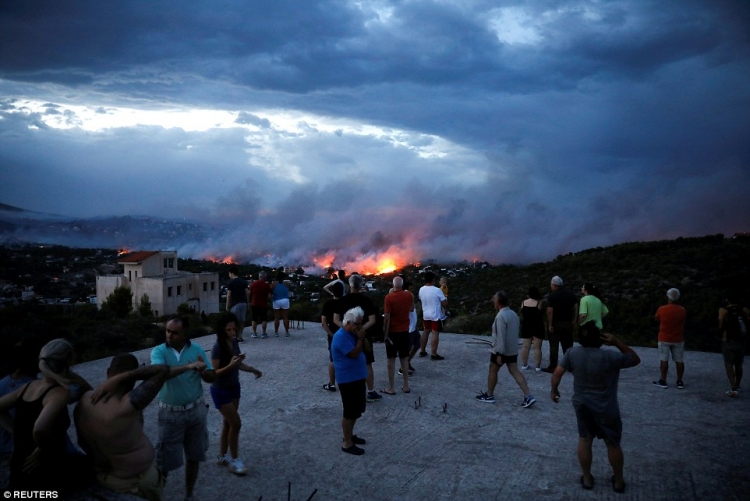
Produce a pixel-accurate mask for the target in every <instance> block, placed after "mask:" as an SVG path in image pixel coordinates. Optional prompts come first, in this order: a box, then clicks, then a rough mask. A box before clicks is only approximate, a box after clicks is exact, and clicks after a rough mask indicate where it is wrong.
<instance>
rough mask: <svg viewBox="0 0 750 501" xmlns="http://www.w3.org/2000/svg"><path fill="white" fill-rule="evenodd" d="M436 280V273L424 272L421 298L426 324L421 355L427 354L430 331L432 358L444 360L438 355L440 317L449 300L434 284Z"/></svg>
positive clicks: (420, 292)
mask: <svg viewBox="0 0 750 501" xmlns="http://www.w3.org/2000/svg"><path fill="white" fill-rule="evenodd" d="M434 281H435V274H434V273H432V272H431V271H428V272H427V273H425V274H424V285H423V286H422V287H420V288H419V300H420V301H421V302H422V323H423V324H424V333H423V334H422V343H421V346H420V351H419V356H420V357H426V356H427V351H426V350H427V341H428V340H429V338H430V333H432V341H430V351H431V353H430V360H443V358H444V357H442V356H441V355H438V352H437V351H438V344H439V343H440V318H441V317H442V316H443V308H447V307H448V300H447V299H446V297H445V294H443V291H441V290H440V288H438V287H435V286H434V285H432V283H433V282H434Z"/></svg>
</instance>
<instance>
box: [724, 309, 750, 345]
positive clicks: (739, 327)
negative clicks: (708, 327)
mask: <svg viewBox="0 0 750 501" xmlns="http://www.w3.org/2000/svg"><path fill="white" fill-rule="evenodd" d="M747 326H748V319H747V316H746V315H745V312H744V311H742V308H740V307H739V306H738V305H736V304H732V305H729V306H727V315H726V316H725V317H724V329H726V332H727V341H744V340H745V339H746V338H747Z"/></svg>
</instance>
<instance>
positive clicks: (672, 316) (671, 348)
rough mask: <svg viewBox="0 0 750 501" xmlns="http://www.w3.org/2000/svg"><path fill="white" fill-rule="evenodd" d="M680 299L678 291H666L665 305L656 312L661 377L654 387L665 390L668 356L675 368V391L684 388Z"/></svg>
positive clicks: (682, 312) (683, 323)
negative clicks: (670, 356)
mask: <svg viewBox="0 0 750 501" xmlns="http://www.w3.org/2000/svg"><path fill="white" fill-rule="evenodd" d="M679 299H680V291H678V290H677V289H674V288H672V289H669V290H668V291H667V304H665V305H664V306H662V307H660V308H659V309H658V310H656V316H655V318H656V320H658V321H659V355H660V357H661V362H660V364H659V369H660V370H661V376H660V377H659V380H658V381H654V382H653V384H654V386H657V387H659V388H663V389H667V388H668V385H667V370H668V369H669V355H670V354H672V360H673V361H674V363H675V365H676V366H677V389H678V390H681V389H683V388H685V385H684V384H683V382H682V374H683V373H684V372H685V364H684V363H683V362H682V355H683V353H684V348H685V342H684V340H683V337H682V336H683V333H684V332H685V308H683V307H682V306H680V305H679V304H677V301H678V300H679Z"/></svg>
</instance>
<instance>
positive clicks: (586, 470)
mask: <svg viewBox="0 0 750 501" xmlns="http://www.w3.org/2000/svg"><path fill="white" fill-rule="evenodd" d="M593 443H594V437H579V438H578V462H579V463H580V464H581V473H583V483H584V484H585V485H587V486H589V485H593V484H594V479H593V478H592V477H591V462H592V460H593V456H594V455H593V453H592V452H591V446H592V444H593ZM621 471H622V470H621Z"/></svg>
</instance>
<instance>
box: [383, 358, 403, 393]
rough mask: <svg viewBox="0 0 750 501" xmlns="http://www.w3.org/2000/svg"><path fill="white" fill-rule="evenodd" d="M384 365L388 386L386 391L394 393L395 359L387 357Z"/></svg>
mask: <svg viewBox="0 0 750 501" xmlns="http://www.w3.org/2000/svg"><path fill="white" fill-rule="evenodd" d="M386 365H387V367H388V388H386V389H387V390H388V391H387V393H395V392H396V388H395V384H394V380H395V379H396V359H395V358H389V359H388V362H387V364H386ZM401 365H403V364H401Z"/></svg>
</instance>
